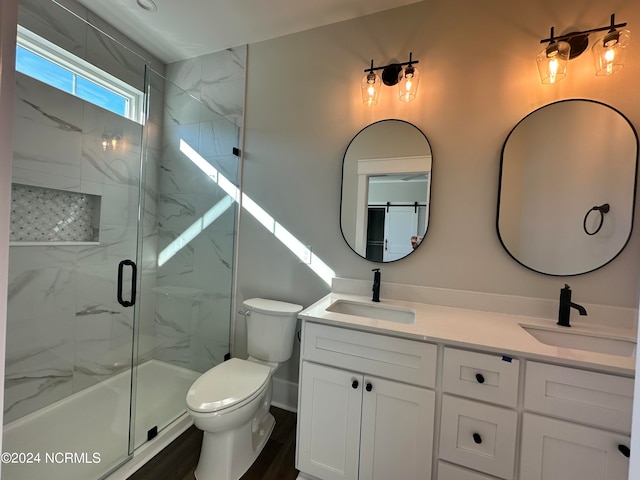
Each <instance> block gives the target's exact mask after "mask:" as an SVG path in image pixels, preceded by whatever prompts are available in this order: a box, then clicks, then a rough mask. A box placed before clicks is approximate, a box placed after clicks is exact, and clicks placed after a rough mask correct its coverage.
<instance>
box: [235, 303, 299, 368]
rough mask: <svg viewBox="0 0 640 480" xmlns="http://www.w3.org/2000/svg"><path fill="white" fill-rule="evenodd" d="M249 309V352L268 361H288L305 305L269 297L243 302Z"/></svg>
mask: <svg viewBox="0 0 640 480" xmlns="http://www.w3.org/2000/svg"><path fill="white" fill-rule="evenodd" d="M242 304H243V305H244V307H245V309H246V310H247V312H248V314H247V353H248V354H249V355H250V356H252V357H255V358H257V359H259V360H265V361H267V362H285V361H287V360H289V358H290V357H291V352H292V351H293V341H294V338H295V334H296V321H297V319H298V313H300V312H301V311H302V306H301V305H296V304H294V303H287V302H279V301H277V300H268V299H265V298H251V299H249V300H245V301H244V302H243V303H242Z"/></svg>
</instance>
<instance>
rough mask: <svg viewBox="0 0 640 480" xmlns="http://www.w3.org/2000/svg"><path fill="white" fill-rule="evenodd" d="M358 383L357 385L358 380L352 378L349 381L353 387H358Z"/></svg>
mask: <svg viewBox="0 0 640 480" xmlns="http://www.w3.org/2000/svg"><path fill="white" fill-rule="evenodd" d="M358 385H359V383H358V380H354V381H353V383H351V388H354V389H355V388H358Z"/></svg>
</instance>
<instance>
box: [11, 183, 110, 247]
mask: <svg viewBox="0 0 640 480" xmlns="http://www.w3.org/2000/svg"><path fill="white" fill-rule="evenodd" d="M99 225H100V197H99V196H97V195H89V194H86V193H78V192H69V191H66V190H55V189H51V188H42V187H33V186H30V185H21V184H19V183H14V184H12V185H11V234H10V241H11V242H37V243H43V242H65V243H70V242H73V243H76V242H82V243H97V242H98V241H99V236H100V229H99Z"/></svg>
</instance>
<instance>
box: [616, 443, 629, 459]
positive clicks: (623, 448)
mask: <svg viewBox="0 0 640 480" xmlns="http://www.w3.org/2000/svg"><path fill="white" fill-rule="evenodd" d="M618 450H619V451H620V453H621V454H622V455H624V456H625V457H627V458H629V456H630V455H631V449H629V447H627V446H626V445H618Z"/></svg>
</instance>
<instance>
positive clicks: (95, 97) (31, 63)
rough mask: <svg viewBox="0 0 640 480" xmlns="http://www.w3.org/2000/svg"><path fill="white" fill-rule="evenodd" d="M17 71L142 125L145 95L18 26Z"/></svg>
mask: <svg viewBox="0 0 640 480" xmlns="http://www.w3.org/2000/svg"><path fill="white" fill-rule="evenodd" d="M16 70H17V71H18V72H21V73H23V74H25V75H28V76H30V77H33V78H35V79H37V80H40V81H41V82H44V83H47V84H49V85H51V86H52V87H55V88H58V89H60V90H62V91H64V92H67V93H70V94H71V95H75V96H76V97H79V98H81V99H83V100H86V101H87V102H90V103H93V104H94V105H97V106H99V107H102V108H104V109H106V110H109V111H111V112H114V113H116V114H118V115H121V116H123V117H126V118H129V119H131V120H134V121H136V122H138V123H142V99H143V93H142V92H141V91H139V90H137V89H135V88H133V87H132V86H131V85H128V84H126V83H124V82H122V81H121V80H119V79H117V78H116V77H114V76H113V75H110V74H108V73H107V72H105V71H103V70H100V69H99V68H96V67H95V66H94V65H91V64H90V63H89V62H86V61H84V60H82V59H81V58H79V57H76V56H75V55H73V54H71V53H69V52H68V51H66V50H63V49H62V48H60V47H58V46H57V45H55V44H53V43H51V42H49V41H47V40H45V39H44V38H42V37H40V36H38V35H36V34H35V33H33V32H30V31H29V30H27V29H26V28H24V27H22V26H20V25H18V37H17V48H16Z"/></svg>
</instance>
